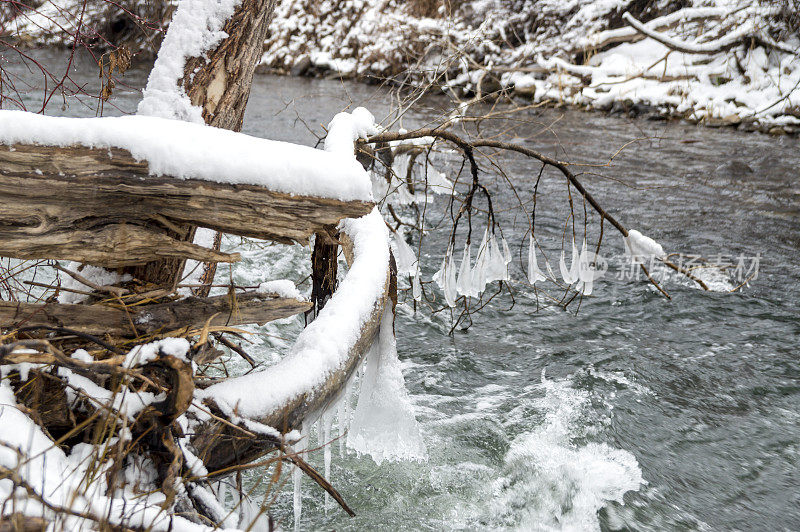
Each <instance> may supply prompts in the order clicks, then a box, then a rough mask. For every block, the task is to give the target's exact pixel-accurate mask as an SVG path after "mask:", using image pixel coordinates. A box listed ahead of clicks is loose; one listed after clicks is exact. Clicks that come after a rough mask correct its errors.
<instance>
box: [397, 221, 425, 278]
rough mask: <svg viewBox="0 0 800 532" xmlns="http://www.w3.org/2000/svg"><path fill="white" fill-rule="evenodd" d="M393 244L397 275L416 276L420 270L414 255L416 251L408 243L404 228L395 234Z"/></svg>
mask: <svg viewBox="0 0 800 532" xmlns="http://www.w3.org/2000/svg"><path fill="white" fill-rule="evenodd" d="M393 243H394V245H393V246H392V247H393V248H394V259H395V261H396V262H397V274H398V275H403V274H407V275H412V276H416V275H417V272H418V268H419V265H418V263H417V256H416V255H415V254H414V250H413V249H411V246H409V245H408V243H407V242H406V239H405V234H404V232H403V228H402V227H401V228H400V229H398V230H397V232H396V233H395V235H394V238H393Z"/></svg>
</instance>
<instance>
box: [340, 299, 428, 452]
mask: <svg viewBox="0 0 800 532" xmlns="http://www.w3.org/2000/svg"><path fill="white" fill-rule="evenodd" d="M393 318H394V314H393V313H392V308H391V305H387V306H386V308H385V309H384V312H383V317H382V319H381V326H380V332H379V334H378V337H377V338H376V339H375V341H374V342H373V344H372V346H370V349H369V352H368V353H367V363H366V370H365V372H364V378H363V382H362V384H361V392H360V394H359V397H358V405H357V406H356V409H355V413H354V415H353V422H352V424H351V426H350V431H349V432H348V433H347V447H348V448H349V449H353V450H355V451H356V452H358V453H365V454H369V455H370V456H371V457H372V459H373V460H374V461H375V462H376V463H378V464H380V463H381V462H382V461H383V460H424V459H425V458H426V450H425V443H424V442H423V441H422V435H421V434H420V430H419V425H418V424H417V421H416V419H415V417H414V408H413V405H412V404H411V400H410V398H409V397H408V391H407V390H406V388H405V381H404V379H403V372H402V369H401V367H400V361H399V360H398V358H397V345H396V343H395V338H394V330H393V328H392V322H393Z"/></svg>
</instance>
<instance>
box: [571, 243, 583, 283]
mask: <svg viewBox="0 0 800 532" xmlns="http://www.w3.org/2000/svg"><path fill="white" fill-rule="evenodd" d="M580 260H581V256H580V252H578V248H577V247H576V246H575V239H574V238H573V239H572V264H571V265H570V267H569V274H570V276H571V277H572V279H573V282H574V281H577V280H578V279H579V277H578V275H579V272H580Z"/></svg>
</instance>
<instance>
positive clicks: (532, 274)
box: [528, 236, 547, 285]
mask: <svg viewBox="0 0 800 532" xmlns="http://www.w3.org/2000/svg"><path fill="white" fill-rule="evenodd" d="M546 279H547V277H545V275H544V274H543V273H542V270H540V269H539V263H538V261H537V260H536V242H535V241H534V239H533V236H531V237H530V238H529V240H528V282H529V283H531V284H532V285H535V284H536V283H537V282H538V281H544V280H546Z"/></svg>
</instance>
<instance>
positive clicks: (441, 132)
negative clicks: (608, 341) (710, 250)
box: [361, 124, 708, 299]
mask: <svg viewBox="0 0 800 532" xmlns="http://www.w3.org/2000/svg"><path fill="white" fill-rule="evenodd" d="M422 137H434V138H437V139H441V140H444V141H447V142H450V143H452V144H454V145H456V146H457V147H458V148H459V149H460V150H461V151H462V152H463V153H464V156H465V157H466V158H467V159H469V160H470V164H471V166H472V172H473V181H474V177H475V173H476V171H477V170H476V168H475V161H474V150H476V149H478V148H492V149H497V150H502V151H508V152H514V153H519V154H521V155H525V156H526V157H531V158H533V159H536V160H538V161H539V162H541V163H542V164H544V165H546V166H550V167H553V168H555V169H557V170H558V171H559V172H561V174H562V175H563V176H564V177H565V178H566V179H567V181H568V182H569V183H570V184H571V185H572V186H573V187H575V189H576V190H577V191H578V192H579V193H580V195H581V196H582V197H583V198H584V199H585V200H586V202H587V203H588V204H589V205H591V207H592V208H593V209H594V210H595V211H596V212H597V213H598V214H599V215H600V217H601V219H602V220H604V221H608V222H609V223H610V224H611V225H612V226H613V227H614V228H615V229H617V231H619V233H620V234H621V235H622V236H623V237H627V236H628V234H629V233H628V229H627V228H625V226H624V225H623V224H622V223H621V222H620V221H619V220H617V219H616V217H614V216H613V215H611V214H609V213H608V212H607V211H606V210H605V209H604V208H603V207H602V206H601V205H600V203H599V202H598V201H597V200H596V199H595V198H594V196H592V194H591V193H590V192H589V191H588V190H587V189H586V187H584V186H583V184H582V183H581V182H580V180H579V179H578V177H577V176H576V175H575V174H574V173H573V172H572V171H571V170H570V169H569V166H570V163H568V162H565V161H559V160H557V159H554V158H552V157H549V156H547V155H545V154H543V153H541V152H538V151H536V150H532V149H530V148H527V147H525V146H521V145H519V144H514V143H511V142H504V141H499V140H493V139H485V138H478V139H475V140H467V139H465V138H463V137H461V136H459V135H457V134H455V133H453V132H452V131H450V130H448V129H447V124H445V125H444V126H439V127H434V128H423V129H417V130H413V131H405V132H389V131H384V132H381V133H378V134H376V135H372V136H370V137H369V138H367V139H366V140H364V141H361V142H365V143H369V144H375V143H386V142H397V141H403V140H411V139H418V138H422ZM474 188H475V186H474V184H473V187H472V189H471V190H474ZM662 261H663V262H664V264H666V265H667V266H669V267H670V268H672V269H673V270H675V271H677V272H679V273H682V274H684V275H686V276H687V277H688V278H689V279H691V280H693V281H695V282H696V283H697V284H698V285H699V286H700V287H701V288H703V289H704V290H708V286H707V285H706V284H705V283H704V282H703V281H702V280H700V279H698V278H697V277H695V276H694V275H692V274H691V273H690V272H688V271H686V270H685V269H684V268H682V267H681V266H679V265H676V264H673V263H671V262H670V261H668V260H667V259H662ZM639 266H640V268H641V269H642V271H643V272H644V274H645V275H646V276H647V278H648V280H649V281H650V282H651V283H652V284H653V285H654V286H655V287H656V289H658V291H659V292H661V294H663V295H664V296H665V297H666V298H668V299H671V298H670V295H669V294H668V293H667V292H666V291H665V290H664V289H663V288H662V287H661V286H660V285H659V284H658V282H657V281H656V280H655V279H653V277H652V276H651V275H650V272H649V271H648V269H647V267H646V266H645V265H644V264H641V263H640V264H639Z"/></svg>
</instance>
